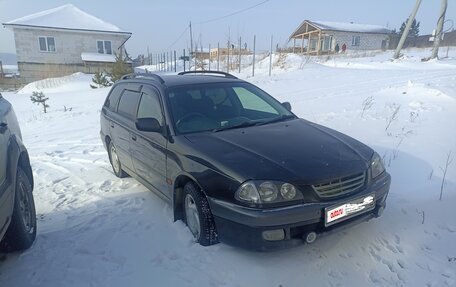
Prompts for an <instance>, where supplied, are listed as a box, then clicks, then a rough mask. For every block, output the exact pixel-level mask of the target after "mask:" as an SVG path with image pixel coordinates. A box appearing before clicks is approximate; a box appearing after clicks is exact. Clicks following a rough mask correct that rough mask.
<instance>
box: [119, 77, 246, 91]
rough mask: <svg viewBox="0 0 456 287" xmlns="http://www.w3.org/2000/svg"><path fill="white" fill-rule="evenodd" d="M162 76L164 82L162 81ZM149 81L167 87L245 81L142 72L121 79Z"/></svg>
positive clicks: (231, 78)
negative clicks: (157, 74) (135, 75)
mask: <svg viewBox="0 0 456 287" xmlns="http://www.w3.org/2000/svg"><path fill="white" fill-rule="evenodd" d="M160 78H161V79H162V80H163V82H161V81H160ZM138 81H139V82H147V83H153V84H159V85H163V86H165V87H167V88H172V87H176V86H183V85H194V84H196V85H197V84H210V83H232V82H238V83H239V82H242V83H243V82H244V81H243V80H240V79H237V78H235V77H224V76H219V75H217V76H215V75H200V74H196V75H194V74H186V75H160V76H159V77H156V76H155V75H149V76H147V74H146V75H144V74H140V75H138V76H137V77H134V78H128V79H125V80H120V81H119V82H124V83H125V82H136V83H137V82H138Z"/></svg>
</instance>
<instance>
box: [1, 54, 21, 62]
mask: <svg viewBox="0 0 456 287" xmlns="http://www.w3.org/2000/svg"><path fill="white" fill-rule="evenodd" d="M0 61H2V64H3V65H17V57H16V54H13V53H0Z"/></svg>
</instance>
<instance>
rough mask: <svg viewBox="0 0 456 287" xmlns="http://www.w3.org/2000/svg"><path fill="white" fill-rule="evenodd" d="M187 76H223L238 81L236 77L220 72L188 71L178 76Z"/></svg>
mask: <svg viewBox="0 0 456 287" xmlns="http://www.w3.org/2000/svg"><path fill="white" fill-rule="evenodd" d="M187 74H216V75H223V76H225V78H231V79H237V78H236V77H235V76H233V75H231V74H228V73H225V72H220V71H186V72H180V73H179V74H178V75H180V76H181V75H187Z"/></svg>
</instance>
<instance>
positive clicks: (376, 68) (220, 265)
mask: <svg viewBox="0 0 456 287" xmlns="http://www.w3.org/2000/svg"><path fill="white" fill-rule="evenodd" d="M410 54H411V55H412V56H414V57H410V58H408V59H405V60H402V61H400V62H397V63H391V62H384V61H383V60H384V59H386V58H387V57H388V55H379V56H376V57H370V58H359V59H346V58H341V59H337V60H330V61H328V62H325V63H322V64H317V63H308V64H305V65H302V63H303V62H304V61H305V59H304V58H303V59H301V58H300V57H297V56H295V57H288V58H287V60H286V62H285V64H284V66H285V69H275V70H274V73H273V77H272V78H269V77H267V76H266V74H267V70H266V69H265V71H264V73H261V71H260V72H259V73H257V75H258V76H256V77H255V78H249V79H247V80H249V81H251V82H253V83H254V84H257V85H259V86H260V87H261V88H263V89H265V90H266V91H268V92H270V93H271V94H272V95H274V96H275V97H277V98H278V99H279V100H281V101H290V102H291V104H292V106H293V110H294V111H295V113H297V114H298V115H299V116H301V117H304V118H306V119H309V120H311V121H315V122H318V123H320V124H324V125H327V126H329V127H331V128H334V129H336V130H339V131H342V132H344V133H347V134H349V135H351V136H353V137H355V138H357V139H359V140H361V141H363V142H365V143H367V144H369V145H370V146H372V147H373V148H375V149H376V150H377V151H378V152H379V154H380V155H382V156H383V157H384V160H385V162H386V165H387V169H388V171H389V172H390V173H391V175H392V177H393V182H392V187H391V193H390V197H389V199H388V206H387V209H386V211H385V213H384V215H383V216H382V217H381V218H379V219H376V220H373V221H371V222H370V223H368V224H361V225H358V226H356V227H354V228H352V229H349V230H346V231H343V232H339V233H335V234H332V235H330V236H327V237H322V238H321V239H319V240H317V241H316V242H315V243H314V244H312V245H307V246H306V245H303V246H300V247H297V248H293V249H288V250H282V251H279V252H272V253H256V252H249V251H245V250H242V249H237V248H234V247H231V246H228V245H225V244H218V245H215V246H211V247H208V248H203V247H201V246H199V245H196V244H194V243H193V242H192V238H191V235H190V232H189V231H188V230H187V228H185V226H184V224H183V223H182V222H173V221H172V210H171V209H170V207H169V206H167V205H166V204H165V203H164V202H163V201H162V200H161V199H159V198H158V197H156V196H155V195H154V194H153V193H151V192H149V191H148V190H147V189H146V188H145V187H143V186H142V185H140V184H139V183H138V182H136V181H135V180H133V179H131V178H127V179H118V178H116V177H115V176H114V175H113V174H112V172H111V168H110V165H109V163H108V159H107V154H106V151H105V150H104V148H103V146H102V143H101V141H100V138H99V112H100V108H101V105H102V103H103V101H104V98H105V96H106V94H107V92H108V90H107V89H102V90H91V89H90V88H89V87H88V84H89V82H90V77H89V76H84V75H78V76H74V77H69V78H67V79H66V80H62V81H57V82H54V83H52V84H51V83H48V86H47V87H45V88H44V89H43V91H44V92H45V93H46V95H47V96H49V97H50V101H49V104H50V106H51V108H50V112H49V113H48V114H42V113H41V111H40V109H39V107H38V106H35V105H33V104H32V103H31V102H30V100H29V96H30V93H31V91H32V90H34V88H30V87H29V88H27V89H26V90H24V92H23V93H22V94H12V93H5V94H4V96H5V97H6V98H7V99H8V100H9V101H11V102H12V104H13V106H14V108H15V109H16V112H17V114H18V118H19V121H20V123H21V127H22V132H23V135H24V140H25V143H26V145H27V147H28V149H29V152H30V155H31V161H32V166H33V170H34V176H35V201H36V206H37V212H38V228H39V230H38V237H37V241H36V242H35V244H34V246H33V247H32V248H31V249H30V250H28V251H26V252H24V253H23V254H10V255H1V254H0V286H5V287H6V286H14V287H22V286H98V287H102V286H110V287H111V286H304V285H305V286H310V285H314V286H456V244H455V243H454V242H456V219H455V218H456V216H455V215H454V211H452V210H454V206H455V205H456V163H453V165H452V166H450V170H449V171H448V173H447V182H446V185H445V190H444V196H443V200H442V201H439V200H438V197H439V193H440V184H441V180H442V178H441V177H442V172H441V170H440V169H439V167H441V166H443V165H444V163H445V158H446V155H447V153H448V152H449V151H452V152H453V154H456V134H455V132H454V131H455V130H456V117H455V115H456V59H454V58H453V59H446V60H442V61H441V62H432V63H420V62H419V60H418V58H419V56H420V52H410ZM259 67H260V68H261V65H259ZM247 73H248V71H245V74H243V78H247ZM241 76H242V74H241ZM368 97H372V100H373V106H372V107H371V108H369V109H367V110H366V111H365V113H364V115H363V117H361V112H362V103H363V101H364V100H365V99H366V98H368ZM64 106H65V107H66V108H72V109H71V111H66V112H65V111H64ZM398 107H399V113H398V117H397V119H395V120H393V121H392V123H391V125H390V126H389V127H388V128H387V129H386V126H387V121H388V118H390V117H391V114H392V112H393V111H394V110H395V109H397V108H398ZM385 129H386V130H385Z"/></svg>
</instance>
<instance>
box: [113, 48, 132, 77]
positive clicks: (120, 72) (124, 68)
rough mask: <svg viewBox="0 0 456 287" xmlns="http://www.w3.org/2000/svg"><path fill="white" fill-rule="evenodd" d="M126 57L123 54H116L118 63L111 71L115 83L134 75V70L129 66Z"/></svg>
mask: <svg viewBox="0 0 456 287" xmlns="http://www.w3.org/2000/svg"><path fill="white" fill-rule="evenodd" d="M126 59H127V58H126V57H125V58H124V57H123V56H122V53H121V54H116V62H115V63H114V66H113V67H112V70H111V74H110V76H111V81H112V82H113V83H115V82H116V81H117V80H120V78H122V76H124V75H127V74H131V73H133V69H132V68H131V67H130V65H128V64H127V61H126Z"/></svg>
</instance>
